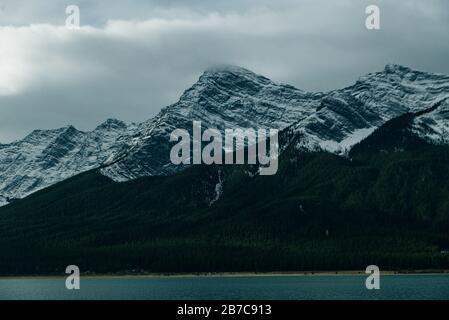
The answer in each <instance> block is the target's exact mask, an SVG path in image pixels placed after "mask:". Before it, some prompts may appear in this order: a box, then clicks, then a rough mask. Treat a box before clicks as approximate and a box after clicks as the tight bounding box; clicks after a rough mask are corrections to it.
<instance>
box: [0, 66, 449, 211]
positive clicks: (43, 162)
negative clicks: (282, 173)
mask: <svg viewBox="0 0 449 320" xmlns="http://www.w3.org/2000/svg"><path fill="white" fill-rule="evenodd" d="M448 97H449V76H447V75H440V74H431V73H426V72H421V71H416V70H412V69H410V68H407V67H403V66H399V65H387V66H386V67H385V69H384V70H382V71H381V72H376V73H372V74H368V75H366V76H363V77H361V78H360V79H359V80H358V81H357V82H356V83H355V84H354V85H352V86H349V87H347V88H343V89H339V90H334V91H331V92H328V93H321V92H318V93H311V92H306V91H302V90H299V89H296V88H294V87H292V86H289V85H285V84H279V83H275V82H273V81H271V80H269V79H267V78H265V77H263V76H260V75H256V74H254V73H253V72H251V71H249V70H246V69H243V68H239V67H234V66H221V67H215V68H212V69H209V70H207V71H206V72H204V74H203V75H202V76H201V77H200V78H199V80H198V81H197V83H195V84H194V85H193V86H192V87H191V88H189V89H188V90H186V91H185V92H184V94H183V95H182V96H181V98H180V99H179V101H178V102H176V103H175V104H173V105H170V106H168V107H166V108H164V109H162V111H161V112H160V113H159V114H158V115H157V116H156V117H154V118H152V119H150V120H148V121H145V122H142V123H140V124H136V125H130V126H127V125H126V124H124V123H123V122H120V121H118V120H108V121H107V122H106V123H105V124H103V125H100V126H99V127H98V128H97V129H95V130H94V131H92V132H81V131H78V130H76V129H75V128H73V127H66V128H61V129H56V130H48V131H44V130H36V131H34V132H33V133H31V134H30V135H29V136H27V137H26V138H25V139H23V140H20V141H17V142H14V143H11V144H8V145H0V172H1V173H0V179H1V180H0V181H1V183H0V205H2V204H6V203H7V202H8V201H9V200H11V199H17V198H23V197H24V196H26V195H28V194H31V193H33V192H35V191H37V190H40V189H42V188H45V187H47V186H50V185H52V184H54V183H56V182H59V181H62V180H64V179H67V178H68V177H71V176H74V175H76V174H78V173H81V172H85V171H87V170H90V169H93V168H99V167H101V173H102V174H103V175H105V176H106V177H109V178H111V179H113V180H114V181H121V182H123V181H129V180H132V179H136V178H139V177H146V176H157V175H172V174H175V173H176V172H178V171H179V170H181V169H183V167H180V166H174V165H173V164H172V163H171V162H170V159H169V154H170V148H171V144H170V142H169V135H170V133H171V132H172V131H173V130H174V129H176V128H179V129H186V130H188V131H191V130H192V121H194V120H197V121H201V122H202V127H203V128H204V129H205V128H217V129H219V130H222V131H223V130H224V129H225V128H231V129H235V128H254V129H258V128H274V129H279V130H283V129H285V128H287V127H288V128H290V130H291V132H294V134H293V135H296V136H300V137H301V138H300V139H296V141H297V142H298V147H300V148H301V149H305V150H315V151H318V150H324V151H329V152H332V153H335V154H341V155H344V154H347V153H348V152H349V151H350V149H351V147H352V146H353V145H355V144H356V143H358V142H360V141H361V140H362V139H364V138H366V137H368V136H369V135H370V134H372V132H373V131H374V130H375V129H376V128H379V127H380V126H382V125H383V124H385V123H386V122H387V121H389V120H391V119H394V118H395V117H398V116H401V115H403V114H405V113H408V112H418V111H420V110H426V109H428V108H429V107H431V106H432V105H435V104H437V103H440V107H439V108H438V109H436V110H434V112H431V113H427V114H425V115H422V116H421V117H416V119H415V120H414V121H415V122H414V124H413V130H414V132H415V133H416V134H417V135H418V136H420V137H422V138H424V139H425V140H427V141H430V142H432V143H437V144H438V143H443V144H445V143H447V142H448V138H447V135H446V133H447V130H449V118H448V117H449V112H447V109H448V107H449V105H448V100H447V98H448Z"/></svg>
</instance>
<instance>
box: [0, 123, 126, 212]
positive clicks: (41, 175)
mask: <svg viewBox="0 0 449 320" xmlns="http://www.w3.org/2000/svg"><path fill="white" fill-rule="evenodd" d="M129 129H130V127H128V126H127V125H126V124H125V123H123V122H121V121H118V120H114V119H109V120H107V121H106V122H104V123H103V124H101V125H100V126H98V127H97V128H96V129H95V130H93V131H91V132H82V131H79V130H77V129H75V128H74V127H73V126H67V127H64V128H60V129H55V130H35V131H33V132H32V133H30V134H29V135H28V136H26V137H25V138H24V139H23V140H20V141H16V142H13V143H10V144H7V145H2V146H1V147H0V204H1V203H2V202H3V204H5V203H6V202H7V201H8V200H11V199H18V198H22V197H24V196H27V195H28V194H30V193H33V192H35V191H37V190H40V189H42V188H45V187H48V186H49V185H52V184H54V183H56V182H59V181H61V180H64V179H66V178H69V177H71V176H73V175H76V174H78V173H80V172H84V171H87V170H90V169H93V168H97V167H98V166H99V165H101V164H102V163H104V162H106V161H108V159H110V158H111V157H112V156H113V155H114V154H116V153H117V152H118V150H117V148H119V145H118V144H117V141H118V140H119V138H120V137H122V136H123V135H125V134H126V132H127V130H129Z"/></svg>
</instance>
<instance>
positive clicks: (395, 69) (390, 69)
mask: <svg viewBox="0 0 449 320" xmlns="http://www.w3.org/2000/svg"><path fill="white" fill-rule="evenodd" d="M413 71H416V70H413V69H411V68H409V67H406V66H403V65H400V64H395V63H388V64H386V65H385V68H384V70H383V72H384V73H408V72H413Z"/></svg>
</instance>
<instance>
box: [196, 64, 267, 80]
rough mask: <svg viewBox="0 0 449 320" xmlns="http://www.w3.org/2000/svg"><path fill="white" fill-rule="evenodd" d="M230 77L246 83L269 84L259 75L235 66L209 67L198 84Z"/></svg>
mask: <svg viewBox="0 0 449 320" xmlns="http://www.w3.org/2000/svg"><path fill="white" fill-rule="evenodd" d="M230 77H232V78H233V79H234V80H235V79H236V78H241V79H245V80H247V81H253V82H262V83H271V80H270V79H268V78H266V77H264V76H262V75H259V74H257V73H255V72H253V71H251V70H248V69H245V68H243V67H239V66H235V65H228V64H223V65H215V66H212V67H209V68H208V69H206V71H204V73H203V74H202V75H201V77H200V79H199V81H198V82H199V83H203V82H208V81H209V80H211V79H212V80H214V81H220V80H222V79H228V78H230Z"/></svg>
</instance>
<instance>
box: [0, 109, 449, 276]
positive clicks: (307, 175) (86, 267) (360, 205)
mask: <svg viewBox="0 0 449 320" xmlns="http://www.w3.org/2000/svg"><path fill="white" fill-rule="evenodd" d="M437 108H438V105H437V106H434V107H431V108H428V109H426V110H424V111H420V112H415V113H414V112H408V113H405V114H403V115H401V116H399V117H396V118H394V119H392V120H389V121H387V122H386V123H385V124H383V125H382V126H380V127H379V128H378V129H376V130H374V131H373V133H372V134H371V135H370V136H369V137H367V138H366V139H364V140H363V141H361V142H359V143H357V144H356V145H354V146H353V148H351V150H350V151H349V152H348V153H347V155H346V156H345V157H342V156H339V155H336V154H333V153H330V152H327V151H319V150H315V151H314V150H305V149H302V148H298V140H296V139H298V138H300V137H298V136H297V132H296V131H295V130H294V126H293V127H290V128H287V129H285V130H284V131H283V132H282V133H281V135H280V138H281V141H282V143H283V144H284V148H283V152H282V153H281V155H280V159H279V170H278V172H277V174H276V175H273V176H260V175H255V174H253V173H254V172H255V171H256V169H257V168H255V167H254V166H247V165H241V166H229V165H220V166H216V165H211V166H205V165H198V166H192V167H190V168H187V169H186V170H183V171H181V172H178V173H175V174H173V175H170V176H149V177H143V178H137V179H134V180H130V181H127V182H121V183H118V182H115V181H113V180H111V179H109V178H107V177H105V176H104V175H102V174H101V173H100V170H98V169H97V170H90V171H88V172H85V173H82V174H79V175H76V176H74V177H72V178H70V179H67V180H65V181H62V182H60V183H57V184H55V185H53V186H51V187H49V188H46V189H44V190H41V191H39V192H36V193H34V194H32V195H30V196H28V197H26V198H25V199H22V200H19V201H15V202H14V203H12V204H10V205H8V206H5V207H2V208H0V250H1V252H2V259H1V260H0V274H15V275H18V274H51V273H60V272H63V270H65V267H66V266H67V265H69V264H76V265H78V266H79V267H80V268H81V270H83V272H87V271H90V272H98V273H101V272H103V273H104V272H131V271H132V270H137V271H139V272H142V271H143V272H201V271H203V272H219V271H228V272H229V271H289V270H291V271H298V270H364V269H365V268H366V266H367V265H370V264H376V265H378V266H380V267H381V269H382V270H409V269H415V270H416V269H418V270H420V269H443V268H446V269H447V268H448V267H449V255H448V254H447V253H445V252H447V250H448V249H449V236H448V235H449V165H448V163H449V146H447V145H437V144H433V143H429V142H428V141H426V140H425V139H423V138H421V137H420V136H418V135H417V134H416V133H415V132H414V124H415V121H416V119H417V118H420V117H422V116H430V115H431V113H432V112H433V111H435V110H437ZM217 186H219V188H217ZM218 191H219V192H218Z"/></svg>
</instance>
